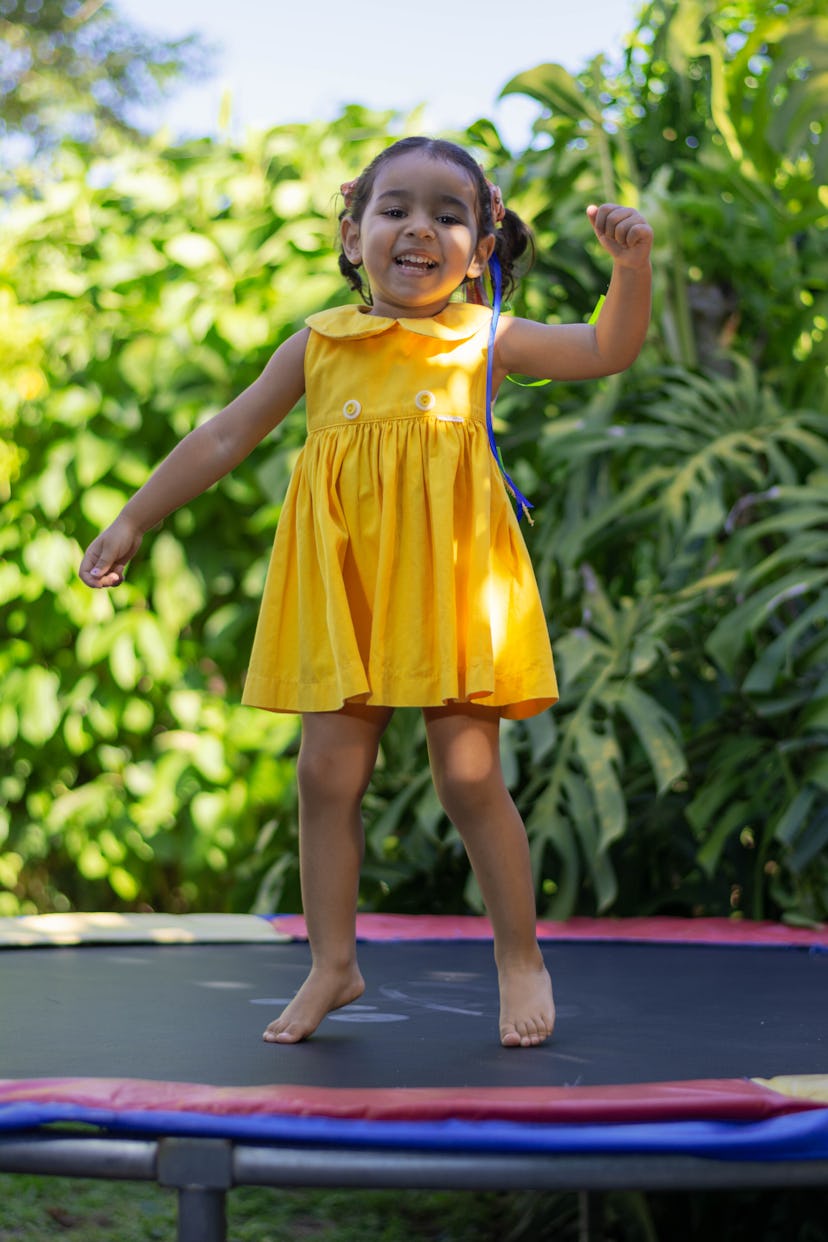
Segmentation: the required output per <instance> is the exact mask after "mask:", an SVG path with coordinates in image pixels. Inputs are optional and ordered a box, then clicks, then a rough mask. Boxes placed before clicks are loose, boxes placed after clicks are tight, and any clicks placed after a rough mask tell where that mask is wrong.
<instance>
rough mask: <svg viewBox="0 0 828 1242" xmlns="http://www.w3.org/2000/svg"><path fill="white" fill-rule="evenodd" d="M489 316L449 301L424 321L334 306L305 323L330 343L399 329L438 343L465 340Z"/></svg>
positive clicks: (482, 308) (479, 309)
mask: <svg viewBox="0 0 828 1242" xmlns="http://www.w3.org/2000/svg"><path fill="white" fill-rule="evenodd" d="M491 316H492V312H491V310H490V309H489V307H488V306H475V305H472V304H471V303H467V302H450V303H449V304H448V306H447V307H446V308H445V310H442V311H440V313H439V315H433V316H431V317H430V318H427V319H386V318H385V317H384V316H383V315H371V314H369V313H368V311H367V309H363V308H362V307H360V306H335V307H333V308H332V309H331V310H324V311H318V312H317V314H315V315H309V316H308V318H307V319H306V320H305V323H306V324H307V325H308V327H309V328H312V329H313V331H314V332H318V333H319V334H320V335H321V336H327V337H332V338H333V339H334V340H359V339H361V338H364V337H368V336H379V334H380V333H381V332H388V331H389V330H390V329H391V328H397V327H399V328H403V329H404V330H405V331H406V332H415V333H416V334H417V335H418V336H430V337H436V338H437V339H438V340H442V341H467V340H469V339H470V338H471V337H473V336H475V335H476V334H477V333H478V332H480V331H481V329H483V328H488V326H489V322H490V320H491Z"/></svg>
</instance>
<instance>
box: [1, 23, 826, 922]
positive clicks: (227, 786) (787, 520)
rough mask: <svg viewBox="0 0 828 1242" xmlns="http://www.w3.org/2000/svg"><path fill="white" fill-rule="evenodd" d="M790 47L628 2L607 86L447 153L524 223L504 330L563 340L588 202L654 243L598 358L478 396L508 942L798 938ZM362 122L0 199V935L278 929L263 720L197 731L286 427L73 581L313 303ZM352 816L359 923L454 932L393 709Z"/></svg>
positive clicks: (328, 278) (451, 845) (798, 284)
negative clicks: (514, 144)
mask: <svg viewBox="0 0 828 1242" xmlns="http://www.w3.org/2000/svg"><path fill="white" fill-rule="evenodd" d="M824 21H825V19H824V17H823V16H822V15H821V14H820V12H819V5H818V4H817V3H816V0H814V3H810V2H808V3H805V4H801V5H797V6H796V11H795V16H794V15H793V14H792V13H788V12H787V11H785V9H784V6H779V5H775V6H773V7H772V8H769V7H768V6H765V5H762V4H759V3H749V2H748V0H738V2H737V0H734V2H733V3H728V4H724V3H721V2H718V0H653V2H652V3H650V4H648V5H647V6H646V7H645V8H644V10H643V11H642V14H641V17H640V21H639V23H638V25H637V28H636V30H635V31H633V32H632V33H631V35H630V38H629V42H628V46H627V50H626V53H625V57H624V59H623V62H621V63H619V64H618V65H616V66H613V67H609V66H607V65H606V63H605V62H604V61H603V60H601V59H600V58H599V59H598V60H596V61H594V62H592V63H591V64H590V65H588V66H587V67H586V68H585V69H584V70H583V71H582V72H581V73H580V74H578V75H575V76H572V75H570V74H568V73H566V71H564V70H563V69H562V68H561V67H560V66H556V65H542V66H539V67H537V68H536V69H533V70H531V71H529V72H527V73H525V74H522V75H520V77H519V78H516V79H515V80H514V81H513V82H511V83H509V84H508V85H507V86H506V88H505V90H506V91H507V92H522V93H524V94H527V95H529V96H531V97H532V98H533V99H535V100H536V101H537V103H538V105H539V114H538V118H537V121H536V122H535V126H534V135H533V139H532V141H531V143H530V144H529V145H528V147H527V149H526V150H525V151H522V152H519V153H511V152H509V151H508V150H506V149H505V147H504V146H503V143H502V141H501V139H500V136H499V135H498V134H497V132H496V130H495V128H494V127H493V126H492V124H491V123H490V122H489V121H485V120H484V121H481V122H479V123H478V124H477V125H475V126H474V127H473V128H472V129H471V131H469V133H468V134H466V135H459V137H460V138H461V139H462V140H463V141H465V142H467V143H468V144H470V145H472V146H473V147H474V148H476V150H477V151H478V152H479V155H480V158H481V159H482V160H483V161H484V162H485V163H486V165H487V167H489V166H490V167H494V168H496V169H497V178H498V180H499V182H500V183H501V184H502V185H503V187H504V190H505V192H506V197H507V201H508V202H509V203H510V205H512V206H514V207H515V209H516V210H518V211H519V212H520V213H521V214H522V215H523V216H524V218H525V219H527V220H528V221H530V222H531V223H532V225H533V228H534V230H535V234H536V239H537V250H538V261H537V263H536V266H535V268H534V270H533V272H532V273H531V274H530V276H529V277H528V278H527V280H526V281H525V282H524V284H523V287H522V289H521V291H520V293H519V295H518V296H517V298H516V302H515V308H514V309H515V310H516V311H517V312H518V313H525V314H528V315H530V316H531V317H535V318H539V319H541V320H546V321H550V322H551V321H563V320H575V321H578V320H582V319H585V318H587V317H588V316H589V314H590V312H591V311H592V308H593V306H594V305H595V302H596V300H597V298H598V296H599V294H600V293H601V291H602V289H603V288H604V287H605V285H606V280H607V266H606V262H605V258H604V256H603V254H602V253H601V252H600V251H599V250H598V248H597V246H596V245H595V244H594V242H593V241H592V239H591V230H590V227H589V224H588V222H587V220H586V217H585V215H584V207H585V206H586V204H587V203H589V202H591V201H595V200H600V199H602V198H607V199H623V200H625V201H629V202H632V203H634V204H636V205H640V206H641V207H642V209H643V210H644V211H645V212H646V214H647V215H648V216H649V217H650V218H651V219H652V222H653V224H654V226H655V229H656V254H655V296H654V315H653V328H652V331H651V334H650V338H649V340H648V342H647V345H646V347H645V349H644V351H643V353H642V356H641V358H640V359H639V361H638V362H637V363H636V365H635V366H634V367H633V368H632V369H631V371H630V372H628V373H627V374H626V375H624V376H621V377H618V376H616V377H612V378H610V379H608V380H606V381H604V382H602V383H600V384H590V385H589V386H586V387H584V386H583V385H576V384H556V385H552V386H550V387H546V388H542V389H538V388H534V389H532V388H523V387H518V386H512V385H505V386H504V391H502V392H501V394H500V397H499V400H498V418H499V420H500V422H501V427H500V439H501V443H502V445H503V450H504V456H505V458H506V460H507V463H508V466H509V469H510V471H512V472H513V473H514V475H515V477H516V481H517V482H518V484H519V486H521V488H522V489H523V490H526V491H528V492H529V494H530V495H531V496H532V498H533V500H534V501H535V502H536V505H537V509H536V516H537V521H536V525H535V527H534V529H532V530H530V531H528V532H527V541H528V543H529V546H530V551H531V553H532V557H533V560H534V563H535V565H536V568H537V572H538V577H539V581H540V585H541V590H542V593H543V596H544V599H545V602H546V606H547V610H548V615H549V617H550V625H551V629H552V633H553V639H554V645H555V649H556V653H557V657H558V662H559V666H560V674H561V686H562V696H561V702H560V704H559V706H558V708H556V709H555V710H554V711H553V712H552V713H548V714H545V715H543V716H541V717H538V718H536V719H534V720H530V721H526V722H520V723H507V724H506V725H504V730H503V758H504V767H505V771H506V775H507V780H508V783H509V786H510V788H511V789H512V790H513V792H514V795H515V798H516V801H517V802H518V805H519V807H520V809H521V811H522V812H523V814H524V816H525V819H526V821H527V826H528V830H529V835H530V844H531V852H532V859H533V865H534V868H535V876H536V881H537V889H538V893H539V897H540V910H541V913H542V914H546V915H554V916H560V917H564V916H566V915H567V914H570V913H572V912H573V911H579V912H595V911H613V912H615V913H619V914H631V913H654V912H671V911H677V912H683V913H719V914H720V913H727V912H730V911H732V912H733V913H734V914H736V915H739V914H742V913H745V914H749V915H752V916H765V915H774V916H778V915H782V916H784V917H785V918H788V919H791V920H794V921H803V920H804V921H809V920H815V919H823V918H825V917H826V915H828V864H827V863H826V850H825V846H826V844H828V763H827V762H826V759H825V754H826V746H825V743H826V740H827V739H828V706H826V703H827V702H828V660H826V656H828V638H827V637H826V632H827V631H826V619H827V618H828V567H827V566H826V551H825V530H826V519H828V504H826V496H828V487H827V486H826V483H828V448H826V445H828V411H826V405H825V398H824V393H825V380H826V368H825V350H824V339H825V333H826V330H828V294H827V293H826V283H825V273H826V271H828V263H827V262H826V260H827V259H828V241H826V237H828V233H826V231H825V224H826V222H828V221H827V220H826V216H828V194H826V191H825V188H824V185H823V184H822V182H823V181H824V170H825V161H826V145H825V138H824V132H823V122H822V121H821V119H820V118H822V117H823V116H824V115H825V114H826V108H825V103H826V99H825V82H826V75H825V67H824V63H823V62H824V47H825V46H826V40H825V38H824ZM406 124H407V132H414V130H415V129H416V119H415V118H411V119H410V120H409V121H408V122H407V123H406ZM389 128H392V129H393V128H399V119H398V118H395V117H393V116H391V115H373V114H370V113H368V112H366V111H365V110H363V109H360V108H356V107H353V108H349V109H346V110H345V111H344V113H343V114H342V116H340V117H339V118H338V119H336V120H335V121H333V122H332V123H330V124H325V125H303V126H298V125H297V126H288V127H284V128H281V129H277V130H273V131H271V132H270V133H266V134H260V135H253V136H250V137H249V138H247V139H246V140H245V142H244V144H242V145H239V146H231V145H227V144H223V143H215V142H210V141H203V142H196V143H191V144H188V145H187V146H185V147H181V148H172V149H171V148H167V147H166V146H165V145H164V142H163V140H162V139H158V140H154V141H152V142H148V143H144V144H142V145H141V146H140V147H139V146H137V145H135V144H134V143H132V142H129V141H126V140H123V141H118V142H117V143H116V142H114V141H113V143H111V144H110V149H109V150H108V152H107V153H106V154H96V155H95V156H94V157H93V158H91V159H90V157H89V150H88V148H87V147H86V146H85V145H83V144H81V143H74V144H73V143H70V142H65V143H64V144H63V146H62V147H61V149H60V151H59V153H58V154H56V156H55V162H54V165H53V170H52V175H50V176H49V177H43V176H42V177H41V178H40V179H39V180H38V182H37V184H36V185H35V184H31V185H27V183H26V180H25V178H23V179H22V181H21V188H20V190H19V192H18V194H17V196H16V198H15V200H14V201H13V203H10V204H8V205H7V207H6V208H5V210H4V213H3V215H4V218H3V229H2V231H0V329H2V333H1V334H0V336H1V337H2V341H3V347H2V348H3V355H4V365H3V367H2V370H1V371H0V433H2V439H0V489H3V497H4V501H5V504H4V517H5V518H6V519H7V520H6V521H5V522H4V524H3V528H2V531H1V532H0V544H2V556H3V562H2V565H0V610H2V613H1V615H2V622H3V625H4V628H5V632H6V634H7V635H8V642H7V644H6V645H5V647H4V649H3V651H2V653H0V676H2V678H3V686H4V691H3V697H2V703H0V748H2V751H3V768H2V770H3V773H4V775H3V776H2V777H0V782H1V784H0V788H2V805H0V913H15V912H16V911H18V910H21V911H29V910H35V909H44V910H45V909H62V908H66V907H67V906H79V907H86V908H89V907H93V906H101V907H108V906H111V905H113V904H114V905H118V906H121V907H130V908H141V907H142V906H153V907H159V908H166V909H175V910H177V909H188V908H193V907H195V906H200V907H208V906H209V907H210V908H214V909H228V910H229V909H235V910H246V909H251V908H254V909H265V908H275V907H276V906H277V905H280V906H281V907H282V908H290V907H296V906H297V905H298V885H297V867H296V814H295V794H294V785H293V757H294V753H295V748H296V741H297V725H296V722H295V721H294V720H293V719H292V718H290V717H279V716H274V717H270V716H267V715H265V714H264V713H256V712H252V711H246V710H243V709H241V708H239V707H237V706H235V704H237V703H238V699H239V693H240V687H241V679H242V676H243V671H244V666H245V662H246V658H247V652H248V651H249V647H250V640H251V637H252V630H253V626H254V623H255V617H256V612H257V602H258V597H259V594H260V591H261V586H262V582H263V578H264V573H265V569H266V564H267V557H268V552H269V544H270V540H271V537H272V531H273V527H274V525H275V522H276V519H277V517H278V512H279V505H280V502H281V497H282V496H283V494H284V490H285V485H286V482H287V479H288V476H289V472H290V468H291V465H292V462H293V460H294V458H295V454H296V452H297V450H298V447H299V444H300V442H301V439H302V434H303V417H302V411H301V410H297V411H296V413H295V414H294V415H293V416H292V417H291V418H290V419H289V420H288V421H287V423H286V424H284V425H283V426H282V428H280V430H279V433H278V435H277V436H276V437H275V438H274V439H273V440H272V441H270V442H267V443H266V444H264V445H262V446H261V447H260V448H259V449H258V450H257V452H256V453H255V454H253V456H252V457H251V458H250V459H249V460H248V461H247V462H246V463H244V465H243V466H242V467H240V468H239V469H238V470H237V471H236V472H235V473H234V475H233V476H232V477H231V478H229V479H227V480H225V481H224V482H223V483H222V484H220V485H219V486H217V487H216V488H214V489H212V490H211V491H210V492H209V493H208V494H207V495H205V496H204V497H202V498H201V499H200V500H199V501H198V502H197V503H196V504H194V505H193V506H191V507H190V508H189V509H188V510H187V511H183V512H181V513H179V514H177V515H176V516H175V517H174V518H172V519H170V520H169V521H168V522H167V523H166V526H165V528H164V530H163V531H162V532H161V533H159V534H157V535H155V536H154V537H153V539H152V540H148V541H147V543H146V545H145V552H144V553H142V556H141V558H139V560H138V561H137V562H136V564H135V566H134V567H133V568H132V569H131V570H130V574H129V581H128V583H127V584H125V585H124V586H122V587H121V588H119V590H118V592H116V593H115V594H114V595H112V596H106V595H102V594H98V593H93V592H89V591H87V590H86V588H84V587H83V586H82V585H81V584H80V583H79V582H78V581H77V580H76V578H75V569H76V565H77V563H78V560H79V558H80V554H81V548H82V547H83V546H84V545H85V544H86V543H87V542H88V541H89V539H90V538H91V537H92V535H93V534H94V533H96V532H97V530H98V529H99V528H100V526H101V525H102V524H103V523H105V522H106V521H108V520H109V519H110V518H111V517H112V516H113V515H114V514H115V513H116V512H117V511H118V509H119V507H120V506H121V504H122V503H123V501H124V499H125V498H126V497H127V496H128V495H129V494H130V493H131V491H132V490H133V489H134V488H135V486H136V485H139V484H140V483H141V482H143V480H144V479H145V478H146V477H147V474H148V472H149V470H150V469H151V467H152V465H153V464H154V463H155V462H156V461H158V460H159V458H160V457H162V456H163V455H164V454H165V453H166V452H167V451H168V450H169V449H170V448H171V447H172V445H173V444H174V443H175V442H176V440H177V439H178V438H180V436H181V435H183V434H184V433H186V432H187V431H188V430H189V429H190V428H191V427H193V426H194V425H196V423H197V422H198V421H200V420H201V419H203V418H205V417H208V416H209V415H210V414H211V413H212V412H214V411H215V410H217V409H218V408H220V407H221V406H222V405H224V404H225V403H226V402H227V401H228V400H229V399H230V398H231V397H232V396H233V395H235V393H236V392H238V391H239V390H240V389H241V388H242V387H244V385H245V384H247V383H248V382H250V380H252V379H253V378H254V376H255V375H256V374H257V373H258V372H259V370H260V369H261V367H262V365H263V363H264V362H265V361H266V359H267V357H268V356H269V354H270V352H271V351H272V349H273V348H274V347H275V346H276V345H277V344H278V343H279V341H280V340H282V339H283V338H284V337H285V336H286V335H288V334H289V333H290V332H292V331H294V330H295V328H296V327H297V326H298V325H299V324H300V323H301V322H302V320H303V318H304V316H305V315H306V314H307V313H309V312H310V311H312V310H316V309H319V308H321V307H322V306H324V305H327V304H333V303H335V302H338V301H341V300H342V299H343V296H344V290H343V288H342V282H341V279H340V277H339V276H338V275H337V273H336V263H335V259H334V257H333V241H334V233H335V214H336V202H335V196H334V191H335V187H336V186H337V185H338V184H339V182H340V181H341V180H342V179H343V178H345V177H347V176H353V175H354V174H355V173H356V172H357V171H358V170H359V169H360V168H361V167H363V166H364V164H365V163H366V162H367V160H368V159H370V158H371V156H372V155H373V154H374V153H375V152H376V151H377V150H379V149H380V148H381V147H382V146H383V145H384V143H385V141H386V137H387V133H388V130H389ZM366 828H367V858H366V866H365V874H364V881H363V889H362V900H363V903H364V904H365V905H366V906H370V907H372V908H380V909H401V910H422V909H429V910H432V911H435V910H445V911H450V910H454V911H456V910H463V909H468V908H470V907H471V908H479V904H480V899H479V894H478V893H477V892H476V889H475V887H474V884H473V881H471V880H470V879H469V878H468V870H467V866H466V863H465V859H464V855H463V851H462V847H461V845H460V842H459V840H458V838H457V836H456V833H455V832H454V830H453V829H452V828H451V827H450V826H449V825H448V824H447V822H446V820H445V817H444V815H443V813H442V810H441V808H440V806H439V804H438V803H437V801H436V799H435V795H434V792H433V789H432V787H431V783H430V780H429V776H428V771H427V758H426V751H425V739H424V730H423V726H422V722H421V721H420V719H419V717H418V715H417V714H416V713H398V715H397V716H396V717H395V719H394V721H393V722H392V725H391V728H390V729H389V731H388V733H387V735H386V737H385V739H384V743H383V753H382V757H381V763H380V766H379V768H378V771H377V774H376V778H375V780H374V782H373V785H372V788H371V790H370V792H369V795H368V797H367V799H366Z"/></svg>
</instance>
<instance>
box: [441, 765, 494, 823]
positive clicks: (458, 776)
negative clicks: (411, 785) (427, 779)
mask: <svg viewBox="0 0 828 1242" xmlns="http://www.w3.org/2000/svg"><path fill="white" fill-rule="evenodd" d="M432 776H433V780H434V787H435V789H436V791H437V797H438V798H439V799H440V803H441V805H442V807H443V810H444V811H445V812H446V815H448V817H449V819H450V820H451V821H452V823H454V824H456V825H459V824H461V823H464V822H465V821H467V820H468V819H469V817H477V816H479V815H481V814H483V813H484V812H486V811H488V810H491V808H492V805H493V804H496V803H497V802H498V799H499V798H500V797H501V796H502V795H503V794H504V793H505V786H504V784H503V781H502V778H501V774H500V771H499V769H497V770H493V769H487V770H485V771H481V770H480V769H479V768H478V767H472V768H468V767H466V766H459V767H455V766H452V765H449V766H440V765H438V766H437V768H436V770H434V769H433V770H432Z"/></svg>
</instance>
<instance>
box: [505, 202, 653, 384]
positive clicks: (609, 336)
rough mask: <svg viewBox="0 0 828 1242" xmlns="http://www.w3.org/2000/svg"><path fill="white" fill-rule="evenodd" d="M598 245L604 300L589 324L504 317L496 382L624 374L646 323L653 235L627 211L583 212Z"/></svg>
mask: <svg viewBox="0 0 828 1242" xmlns="http://www.w3.org/2000/svg"><path fill="white" fill-rule="evenodd" d="M587 215H588V216H589V219H590V222H591V224H592V227H593V229H594V230H595V236H596V237H597V238H598V241H599V242H600V243H601V245H602V246H603V247H604V249H605V250H606V251H607V252H608V253H609V254H611V255H612V258H613V268H612V278H611V280H610V285H609V289H608V290H607V295H606V300H605V302H604V305H603V307H602V308H601V313H600V315H599V316H598V320H597V322H596V323H594V324H544V323H534V322H532V321H531V320H528V319H511V318H508V317H505V318H504V319H502V320H501V321H500V325H499V330H498V335H497V343H496V347H495V369H494V379H495V382H496V383H499V382H500V381H502V379H503V378H504V377H505V376H506V375H508V374H509V373H510V372H514V373H515V374H519V375H531V376H534V377H535V378H536V379H559V380H573V379H574V380H578V379H595V378H597V377H599V376H602V375H612V374H614V373H615V372H616V371H624V370H626V368H627V367H628V366H630V364H631V363H632V362H634V361H635V359H636V358H637V357H638V353H639V351H640V349H641V346H642V345H643V344H644V338H645V337H646V335H647V326H648V324H649V322H650V291H651V270H650V251H651V249H652V242H653V231H652V229H651V228H650V226H649V224H648V223H647V221H646V220H645V219H644V217H643V216H642V215H640V214H639V213H638V212H637V211H634V210H633V209H632V208H631V207H620V206H618V205H617V204H614V203H604V204H603V205H602V206H601V207H594V206H591V207H588V208H587Z"/></svg>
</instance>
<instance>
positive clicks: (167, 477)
mask: <svg viewBox="0 0 828 1242" xmlns="http://www.w3.org/2000/svg"><path fill="white" fill-rule="evenodd" d="M307 339H308V330H307V328H305V329H303V330H302V331H301V332H297V333H296V335H295V336H292V337H290V338H289V339H288V340H287V341H285V342H284V343H283V344H282V345H280V346H279V348H278V349H277V350H276V352H275V353H274V354H273V356H272V358H271V359H270V361H269V362H268V364H267V366H266V367H265V369H264V370H263V371H262V373H261V375H260V376H259V378H258V379H256V380H254V382H253V383H252V384H251V385H250V387H249V388H246V389H245V390H244V392H243V393H241V394H240V395H239V396H238V397H236V399H235V400H234V401H231V402H230V404H229V405H227V406H225V408H224V409H223V410H221V411H220V412H219V413H218V414H216V416H215V417H214V418H211V419H210V420H209V421H208V422H206V423H203V424H202V425H201V426H200V427H197V428H196V429H195V431H191V432H190V433H189V435H187V436H185V437H184V439H183V440H182V441H181V442H180V444H177V445H176V447H175V448H174V449H173V451H172V452H171V453H170V455H169V456H168V457H165V458H164V460H163V461H162V462H161V464H160V466H158V467H157V469H156V470H154V471H153V473H152V475H151V476H150V478H149V479H148V480H147V482H146V483H145V484H144V486H143V487H142V488H140V489H139V490H138V491H137V492H136V493H135V495H134V496H133V497H132V499H131V500H129V501H128V502H127V504H126V505H124V507H123V509H122V510H121V512H120V514H119V515H118V517H117V518H116V519H115V521H114V522H113V523H112V525H111V526H108V527H107V529H106V530H105V531H103V532H102V533H101V534H100V535H98V537H97V539H95V540H94V542H93V543H91V544H90V546H89V548H88V550H87V552H86V555H85V556H84V558H83V560H82V562H81V566H80V570H79V573H80V577H81V579H82V580H83V581H84V582H85V583H86V584H87V586H91V587H112V586H118V584H119V583H121V582H123V578H124V569H125V567H126V565H127V562H128V561H130V560H131V559H132V557H133V556H134V555H135V553H136V552H137V551H138V548H139V547H140V545H141V540H142V538H143V536H144V535H145V534H146V532H147V531H148V530H150V529H151V528H152V527H153V526H156V525H157V524H158V523H159V522H160V521H162V519H163V518H165V517H167V516H168V514H170V513H172V512H173V511H174V510H175V509H179V508H180V507H181V506H182V505H185V504H187V503H188V501H190V500H194V499H195V497H196V496H200V495H201V493H202V492H204V491H206V490H207V488H208V487H211V486H212V484H213V483H216V482H218V480H219V479H221V478H223V477H224V475H226V474H229V473H230V471H231V470H233V469H234V468H235V467H236V466H237V465H238V464H239V462H241V461H243V460H244V458H245V457H247V455H248V454H249V453H250V452H251V451H252V450H253V449H254V448H255V447H256V445H257V444H259V443H260V442H261V441H262V440H263V439H264V437H265V436H266V435H267V434H268V432H269V431H272V430H273V428H274V427H276V426H278V424H279V423H280V422H281V421H282V419H283V418H284V417H285V416H286V415H287V414H288V413H289V412H290V410H292V409H293V407H294V405H295V404H296V402H297V401H298V400H299V398H300V397H301V396H302V393H303V392H304V390H305V373H304V360H305V345H306V342H307Z"/></svg>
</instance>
